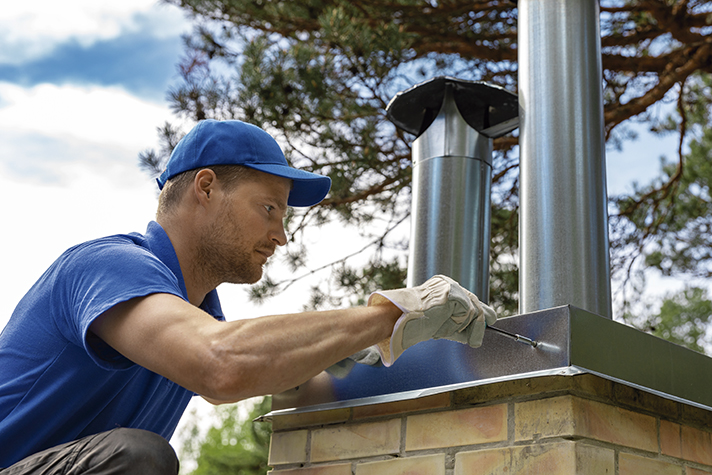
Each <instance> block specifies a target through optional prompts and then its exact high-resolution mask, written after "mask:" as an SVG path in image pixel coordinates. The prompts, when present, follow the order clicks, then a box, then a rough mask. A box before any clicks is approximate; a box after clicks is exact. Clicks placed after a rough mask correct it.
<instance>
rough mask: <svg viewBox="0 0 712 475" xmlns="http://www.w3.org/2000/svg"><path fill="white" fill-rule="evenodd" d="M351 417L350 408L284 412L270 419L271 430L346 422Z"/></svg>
mask: <svg viewBox="0 0 712 475" xmlns="http://www.w3.org/2000/svg"><path fill="white" fill-rule="evenodd" d="M350 417H351V409H349V408H345V409H332V410H328V411H314V412H303V413H301V414H286V415H282V416H275V417H274V418H273V419H272V430H288V429H303V428H305V427H309V426H316V425H324V424H335V423H339V422H346V421H348V420H349V418H350Z"/></svg>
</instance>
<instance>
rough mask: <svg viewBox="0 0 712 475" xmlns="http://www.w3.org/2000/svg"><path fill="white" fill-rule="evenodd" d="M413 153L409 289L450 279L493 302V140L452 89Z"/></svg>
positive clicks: (481, 297)
mask: <svg viewBox="0 0 712 475" xmlns="http://www.w3.org/2000/svg"><path fill="white" fill-rule="evenodd" d="M412 153H413V185H412V187H413V188H412V190H413V195H412V196H413V198H412V204H411V210H412V214H411V233H410V235H411V240H410V253H409V258H408V286H409V287H412V286H415V285H419V284H422V283H423V282H425V281H426V280H427V279H429V278H430V277H432V276H433V275H436V274H447V275H449V276H451V277H452V278H453V279H455V280H457V281H458V282H460V283H461V284H462V285H463V286H465V287H466V288H468V289H470V290H471V291H472V292H474V293H475V294H476V295H478V296H479V297H480V299H482V300H483V301H485V302H486V301H488V300H489V242H490V188H491V183H492V178H491V177H492V140H491V139H489V138H488V137H485V136H483V135H480V134H479V133H477V131H476V130H475V129H473V128H472V127H470V126H469V125H468V124H467V123H466V122H465V120H464V119H463V118H462V115H461V114H460V112H459V111H458V110H457V106H456V105H455V98H454V96H453V94H452V91H451V90H450V89H446V91H445V97H444V100H443V104H442V108H441V109H440V113H439V114H438V115H437V117H436V118H435V120H434V121H433V123H432V124H431V125H430V127H429V128H428V129H427V130H426V131H425V132H424V133H423V134H422V135H421V136H420V137H418V138H417V139H416V140H415V141H414V142H413V151H412Z"/></svg>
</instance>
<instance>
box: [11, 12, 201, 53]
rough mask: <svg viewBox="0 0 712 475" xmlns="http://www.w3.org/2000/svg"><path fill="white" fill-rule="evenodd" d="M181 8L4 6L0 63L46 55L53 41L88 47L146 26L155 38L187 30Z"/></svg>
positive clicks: (51, 48)
mask: <svg viewBox="0 0 712 475" xmlns="http://www.w3.org/2000/svg"><path fill="white" fill-rule="evenodd" d="M187 25H188V23H187V21H186V20H185V18H184V14H183V13H182V12H181V10H180V9H178V8H177V7H174V6H170V5H159V4H157V2H156V0H122V1H119V2H108V1H97V0H65V1H62V2H57V1H55V0H44V1H24V2H22V1H20V2H5V3H4V4H3V7H2V8H1V9H0V63H9V64H20V63H23V62H26V61H29V60H32V59H36V58H39V57H42V56H45V55H48V54H50V53H51V52H52V51H53V50H54V48H55V47H56V46H57V44H58V43H62V42H66V41H69V40H74V41H77V42H79V43H80V44H82V45H85V46H86V45H91V44H93V43H94V42H96V41H98V40H107V39H111V38H115V37H117V36H119V35H121V34H122V33H126V32H132V31H138V30H140V29H146V28H148V29H149V31H151V34H153V35H154V36H156V37H165V36H168V35H176V34H179V33H181V32H183V31H185V30H186V29H187Z"/></svg>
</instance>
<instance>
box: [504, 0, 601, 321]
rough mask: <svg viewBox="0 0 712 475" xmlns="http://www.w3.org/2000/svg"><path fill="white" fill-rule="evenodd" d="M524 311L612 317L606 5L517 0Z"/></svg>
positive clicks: (564, 0)
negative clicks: (564, 308) (602, 9)
mask: <svg viewBox="0 0 712 475" xmlns="http://www.w3.org/2000/svg"><path fill="white" fill-rule="evenodd" d="M518 10H519V23H518V48H519V102H520V116H521V130H520V141H519V143H520V157H521V164H520V221H519V246H520V250H519V252H520V274H519V275H520V277H519V282H520V284H519V293H520V295H519V299H520V303H519V310H520V313H528V312H534V311H536V310H541V309H546V308H552V307H556V306H559V305H567V304H571V305H574V306H576V307H579V308H582V309H585V310H588V311H590V312H592V313H595V314H598V315H601V316H604V317H608V318H611V314H612V311H611V290H610V268H609V267H610V264H609V256H608V215H607V209H606V207H607V196H606V181H605V177H606V170H605V148H604V138H603V101H602V86H601V84H602V73H601V41H600V27H599V5H598V0H519V2H518Z"/></svg>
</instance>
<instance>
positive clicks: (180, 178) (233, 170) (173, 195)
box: [156, 165, 259, 216]
mask: <svg viewBox="0 0 712 475" xmlns="http://www.w3.org/2000/svg"><path fill="white" fill-rule="evenodd" d="M205 169H210V170H212V171H214V172H215V176H217V178H218V180H220V182H221V183H222V185H223V186H224V187H225V190H226V191H228V192H230V191H232V190H233V189H234V188H235V187H236V186H237V185H238V184H239V183H240V182H242V181H244V180H249V179H251V178H253V177H254V176H256V174H257V173H259V172H258V171H257V170H253V169H252V168H248V167H245V166H242V165H216V166H211V167H201V168H195V169H193V170H188V171H186V172H183V173H180V174H178V175H176V176H174V177H173V178H171V179H170V180H168V181H167V182H166V184H165V185H164V186H163V189H162V190H161V194H160V195H158V211H157V213H156V214H157V215H158V216H160V215H165V214H168V213H171V212H172V211H173V210H174V209H175V208H176V207H177V206H178V204H179V203H180V201H181V199H182V198H183V194H184V193H185V191H186V190H187V189H188V188H189V187H190V185H191V184H192V183H193V181H194V180H195V176H196V175H197V174H198V172H199V171H200V170H205Z"/></svg>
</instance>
